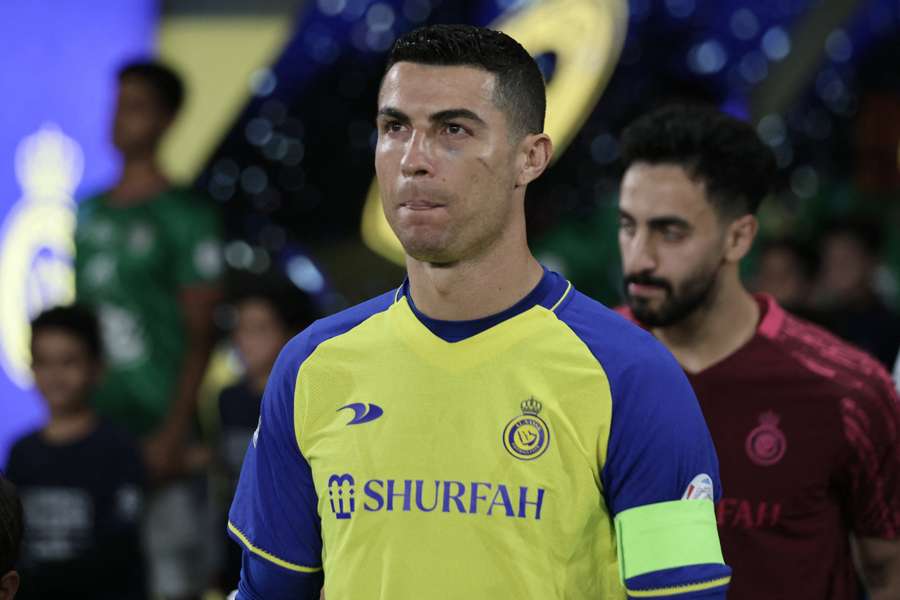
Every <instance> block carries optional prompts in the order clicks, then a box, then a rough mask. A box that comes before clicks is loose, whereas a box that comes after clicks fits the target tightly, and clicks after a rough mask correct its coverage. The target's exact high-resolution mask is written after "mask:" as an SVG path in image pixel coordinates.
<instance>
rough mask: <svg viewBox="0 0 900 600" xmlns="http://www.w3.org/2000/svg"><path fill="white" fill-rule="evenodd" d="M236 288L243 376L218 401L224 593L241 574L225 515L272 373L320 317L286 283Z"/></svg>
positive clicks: (237, 551)
mask: <svg viewBox="0 0 900 600" xmlns="http://www.w3.org/2000/svg"><path fill="white" fill-rule="evenodd" d="M234 287H235V291H234V292H233V293H232V298H231V304H232V306H233V307H234V310H235V322H234V329H233V330H232V334H231V336H232V342H233V344H234V346H235V349H236V351H237V353H238V355H239V357H240V360H241V363H242V364H243V367H244V374H243V377H242V378H241V380H240V381H239V382H238V383H236V384H235V385H233V386H231V387H228V388H225V389H224V390H222V392H221V394H220V395H219V402H218V404H219V418H220V444H219V449H218V464H219V466H220V468H221V470H222V475H223V478H224V480H225V481H224V486H225V488H226V490H227V493H226V494H227V498H224V500H225V501H226V502H225V503H224V504H223V506H222V507H221V510H222V513H221V518H220V520H221V523H222V527H221V531H222V532H223V542H222V543H223V544H224V547H225V556H224V565H223V568H222V572H221V575H220V580H219V584H220V585H221V586H222V589H225V590H231V589H234V588H236V587H237V584H238V579H239V577H240V569H241V549H240V547H239V546H238V545H237V544H235V543H233V542H232V541H231V540H230V539H227V538H226V537H225V534H224V531H225V521H226V516H225V515H226V514H227V510H228V506H230V505H231V500H232V497H233V496H234V491H235V489H236V487H237V481H238V477H239V475H240V473H241V464H242V463H243V460H244V454H246V452H247V445H248V444H249V443H250V439H251V438H252V437H253V431H254V430H255V429H256V425H257V423H258V421H259V406H260V402H261V401H262V395H263V391H264V390H265V387H266V381H267V380H268V378H269V372H270V371H271V370H272V365H274V364H275V359H276V358H278V353H279V352H280V351H281V348H282V347H284V345H285V344H286V343H287V342H288V340H290V339H291V338H292V337H293V336H294V335H296V334H297V333H299V332H300V331H301V330H302V329H304V328H305V327H306V326H307V325H309V324H310V323H311V322H312V321H313V320H315V319H316V318H317V316H318V315H317V312H316V309H315V307H314V304H313V302H312V300H311V298H310V297H309V296H307V295H306V294H305V293H303V292H302V291H300V290H299V289H297V288H296V287H294V286H293V285H292V284H291V283H289V282H287V281H282V280H280V279H268V278H266V279H255V280H250V281H240V282H238V284H237V285H235V286H234ZM226 539H227V541H224V540H226Z"/></svg>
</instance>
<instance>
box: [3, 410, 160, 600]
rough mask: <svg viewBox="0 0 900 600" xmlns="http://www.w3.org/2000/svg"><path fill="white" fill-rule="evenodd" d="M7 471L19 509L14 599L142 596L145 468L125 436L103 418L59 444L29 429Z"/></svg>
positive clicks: (124, 598)
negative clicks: (21, 528) (18, 579)
mask: <svg viewBox="0 0 900 600" xmlns="http://www.w3.org/2000/svg"><path fill="white" fill-rule="evenodd" d="M7 476H8V478H9V479H10V480H11V481H12V482H13V483H15V484H16V486H17V488H18V490H19V494H20V496H21V498H22V504H23V507H24V509H25V540H24V543H23V548H22V561H21V565H20V569H19V570H20V572H21V575H22V587H21V590H20V591H19V594H18V595H17V596H16V597H17V598H22V599H23V600H25V599H32V598H91V599H96V600H106V599H110V600H111V599H113V598H116V599H118V600H133V599H134V600H138V599H143V598H145V597H146V596H145V585H144V565H143V556H142V554H141V551H140V541H139V540H140V538H139V533H138V531H139V529H138V528H139V522H140V517H141V512H142V505H143V482H144V469H143V464H142V462H141V458H140V454H139V452H138V449H137V446H136V445H135V444H134V442H133V441H132V440H131V439H130V438H129V437H128V436H127V435H126V434H124V433H122V432H120V431H119V430H118V429H116V428H114V427H113V426H111V425H109V424H107V423H105V422H102V421H101V422H100V423H99V424H98V425H97V427H96V428H95V429H94V430H93V431H92V432H91V433H89V434H88V435H86V436H85V437H84V438H82V439H80V440H77V441H74V442H69V443H65V444H53V443H50V442H48V441H46V440H45V439H44V438H43V436H42V435H41V434H40V432H36V433H32V434H31V435H28V436H26V437H24V438H22V439H21V440H19V441H18V442H17V443H16V444H15V445H14V446H13V448H12V452H11V453H10V457H9V463H8V465H7Z"/></svg>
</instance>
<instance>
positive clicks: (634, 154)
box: [621, 105, 776, 217]
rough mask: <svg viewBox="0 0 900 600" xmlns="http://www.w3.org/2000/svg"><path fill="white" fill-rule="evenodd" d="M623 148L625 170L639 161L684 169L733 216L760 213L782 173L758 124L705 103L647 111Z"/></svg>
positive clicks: (631, 128)
mask: <svg viewBox="0 0 900 600" xmlns="http://www.w3.org/2000/svg"><path fill="white" fill-rule="evenodd" d="M621 152H622V160H623V162H624V164H625V168H628V167H629V166H631V165H632V164H634V163H637V162H645V163H650V164H672V165H676V166H680V167H682V168H683V169H684V170H685V171H687V173H688V175H690V176H691V178H693V179H695V180H699V181H702V182H703V183H704V184H705V185H706V194H707V198H708V199H709V200H710V202H711V203H712V204H713V206H714V207H715V208H716V209H717V210H718V212H719V215H721V216H728V217H736V216H741V215H745V214H754V213H756V211H757V209H758V208H759V204H760V202H762V200H763V198H764V197H765V196H766V194H768V193H769V191H770V190H771V189H772V184H773V180H774V178H775V172H776V165H775V155H774V154H773V153H772V150H771V149H770V148H769V147H768V146H766V145H765V144H764V143H763V142H762V140H760V139H759V136H758V135H757V133H756V131H755V130H754V129H753V127H752V126H750V125H749V124H748V123H745V122H743V121H739V120H738V119H735V118H733V117H729V116H728V115H725V114H723V113H721V112H719V111H718V110H716V109H714V108H708V107H703V106H683V105H674V106H667V107H665V108H661V109H659V110H656V111H653V112H651V113H649V114H647V115H644V116H643V117H641V118H639V119H637V120H636V121H635V122H634V123H632V124H631V125H629V126H628V127H627V128H626V129H625V131H624V133H623V134H622V147H621Z"/></svg>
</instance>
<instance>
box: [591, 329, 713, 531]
mask: <svg viewBox="0 0 900 600" xmlns="http://www.w3.org/2000/svg"><path fill="white" fill-rule="evenodd" d="M645 346H647V347H644V348H635V351H636V353H639V356H638V359H637V360H635V361H632V362H631V364H626V365H623V367H622V368H619V369H609V370H608V371H607V375H608V376H609V380H610V388H611V392H612V397H613V408H612V426H611V429H610V435H609V443H608V445H607V451H606V453H607V461H606V464H605V465H604V467H603V472H602V473H601V481H602V482H603V489H604V490H605V492H606V500H607V503H608V505H609V508H610V511H611V512H612V515H613V516H615V515H617V514H618V513H620V512H622V511H624V510H628V509H629V508H633V507H635V506H643V505H645V504H652V503H655V502H666V501H669V500H680V499H681V498H682V496H684V495H685V494H686V492H687V491H688V487H689V486H690V485H691V482H692V481H693V480H694V479H695V478H696V477H697V476H702V475H707V476H709V478H710V481H711V484H712V486H711V488H712V489H711V490H710V492H711V493H712V494H714V496H715V497H714V499H715V500H718V499H719V498H720V497H721V495H722V485H721V482H720V480H719V461H718V458H717V457H716V449H715V447H714V446H713V442H712V437H711V436H710V434H709V429H708V428H707V426H706V420H705V419H704V418H703V413H702V412H701V411H700V405H699V403H698V402H697V398H696V396H695V395H694V390H693V389H692V388H691V384H690V383H689V382H688V379H687V376H686V375H685V374H684V371H682V369H681V367H680V366H679V365H678V363H677V362H676V361H675V358H674V357H673V356H672V355H671V354H669V352H668V351H667V350H666V349H665V348H663V347H662V346H661V345H659V344H658V343H657V342H655V341H652V345H651V344H645ZM701 493H702V492H701Z"/></svg>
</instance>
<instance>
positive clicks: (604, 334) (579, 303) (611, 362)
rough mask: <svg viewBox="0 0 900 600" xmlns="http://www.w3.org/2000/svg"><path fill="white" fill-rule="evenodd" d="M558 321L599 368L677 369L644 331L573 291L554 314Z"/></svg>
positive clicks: (625, 316)
mask: <svg viewBox="0 0 900 600" xmlns="http://www.w3.org/2000/svg"><path fill="white" fill-rule="evenodd" d="M558 316H559V318H560V320H561V321H563V322H564V323H566V324H567V325H568V326H569V327H570V328H571V329H572V331H574V332H575V334H576V335H577V336H578V337H579V338H580V339H581V340H582V341H583V342H584V343H585V345H587V347H588V348H589V349H590V350H591V352H592V353H593V354H594V356H595V357H596V358H597V359H598V360H599V361H600V363H601V365H602V366H603V368H604V369H605V370H607V371H609V370H610V369H611V368H612V369H614V370H616V371H621V370H625V369H629V368H632V367H640V368H641V369H656V368H663V369H670V368H676V369H677V368H678V367H677V363H676V362H675V359H674V357H672V355H671V354H670V353H669V351H668V350H666V349H665V347H664V346H663V345H662V344H661V343H660V342H659V341H658V340H657V339H656V338H655V337H653V335H651V334H650V333H649V332H648V331H645V330H644V329H642V328H641V327H640V326H638V325H637V324H635V323H634V322H632V321H631V320H630V319H629V318H628V315H627V314H624V313H622V312H620V311H619V310H618V309H616V310H613V309H611V308H608V307H606V306H604V305H603V304H601V303H600V302H597V301H596V300H593V299H592V298H589V297H588V296H586V295H584V294H582V293H581V292H579V291H577V290H575V291H573V297H572V299H571V301H570V302H568V303H566V305H565V306H564V307H562V308H561V310H560V311H559V313H558Z"/></svg>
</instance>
